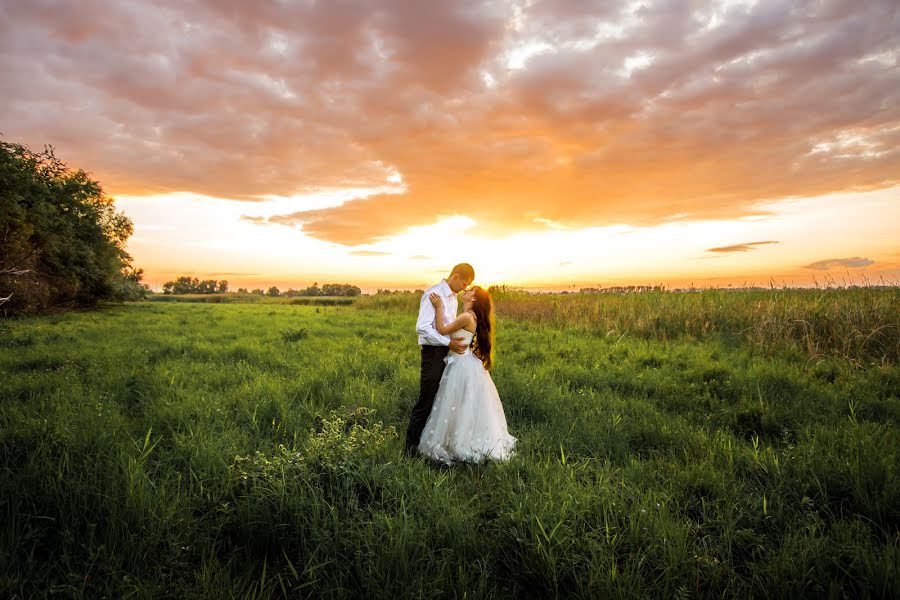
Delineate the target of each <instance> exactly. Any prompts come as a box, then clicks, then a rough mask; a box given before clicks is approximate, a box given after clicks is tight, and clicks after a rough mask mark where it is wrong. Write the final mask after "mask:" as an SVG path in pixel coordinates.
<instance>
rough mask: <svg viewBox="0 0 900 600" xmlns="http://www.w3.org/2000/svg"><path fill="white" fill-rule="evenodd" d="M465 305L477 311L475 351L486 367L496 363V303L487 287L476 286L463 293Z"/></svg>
mask: <svg viewBox="0 0 900 600" xmlns="http://www.w3.org/2000/svg"><path fill="white" fill-rule="evenodd" d="M463 302H464V306H466V305H468V307H469V308H467V310H471V311H472V312H473V313H475V342H474V347H473V352H474V353H475V356H477V357H478V358H480V359H481V362H483V363H484V368H485V369H490V368H491V367H492V366H493V363H494V360H493V359H494V354H493V349H494V303H493V302H492V301H491V295H490V294H489V293H488V291H487V290H486V289H484V288H483V287H479V286H477V285H476V286H474V287H472V288H471V289H470V290H468V291H467V292H466V293H465V294H463Z"/></svg>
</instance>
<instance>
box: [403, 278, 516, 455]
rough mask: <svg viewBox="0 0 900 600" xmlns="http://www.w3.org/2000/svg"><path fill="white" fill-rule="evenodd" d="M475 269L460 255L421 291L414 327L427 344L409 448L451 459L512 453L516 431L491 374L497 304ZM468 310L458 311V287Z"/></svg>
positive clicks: (421, 343)
mask: <svg viewBox="0 0 900 600" xmlns="http://www.w3.org/2000/svg"><path fill="white" fill-rule="evenodd" d="M474 279H475V270H474V269H473V268H472V265H469V264H467V263H460V264H458V265H456V266H455V267H453V270H452V271H451V272H450V276H449V277H447V278H446V279H442V280H441V282H440V283H438V284H437V285H434V286H432V287H430V288H428V289H427V290H425V293H424V294H422V300H421V302H420V303H419V318H418V320H417V321H416V335H417V336H418V338H419V346H420V348H421V351H422V365H421V370H420V373H419V399H418V401H417V402H416V405H415V406H413V409H412V412H411V413H410V416H409V427H408V428H407V430H406V448H405V453H406V455H407V456H415V455H416V454H417V453H421V454H423V455H425V456H427V457H429V458H431V459H432V460H435V461H439V462H442V463H446V464H451V463H453V462H457V461H460V462H481V461H484V460H486V459H496V460H508V459H509V458H510V457H511V456H512V453H513V447H514V446H515V443H516V438H514V437H513V436H511V435H509V432H508V431H507V429H506V416H505V415H504V413H503V405H502V404H501V403H500V396H499V394H498V393H497V388H496V386H495V385H494V381H493V379H491V374H490V372H489V371H490V369H491V367H492V366H493V360H492V359H493V346H494V307H493V302H492V300H491V296H490V294H489V293H488V291H487V290H485V289H484V288H481V287H478V286H473V285H472V281H473V280H474ZM460 292H462V295H461V296H460V297H461V299H462V312H461V313H460V314H459V316H457V314H456V313H457V310H458V304H459V300H458V297H457V296H458V295H459V294H460Z"/></svg>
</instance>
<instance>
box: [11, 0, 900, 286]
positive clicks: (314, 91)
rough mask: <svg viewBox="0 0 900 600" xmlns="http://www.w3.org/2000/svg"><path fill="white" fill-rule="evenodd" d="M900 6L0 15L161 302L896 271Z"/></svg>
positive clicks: (277, 7) (56, 127)
mask: <svg viewBox="0 0 900 600" xmlns="http://www.w3.org/2000/svg"><path fill="white" fill-rule="evenodd" d="M898 57H900V5H898V3H897V2H896V1H895V0H884V1H880V0H871V1H865V2H859V1H858V0H821V1H805V2H804V1H790V2H789V1H766V0H758V1H746V0H718V1H706V0H663V1H654V0H639V1H633V2H625V1H605V0H596V1H591V0H504V1H478V0H458V1H454V2H427V1H421V0H356V1H352V2H349V1H343V0H329V1H320V2H316V1H312V0H303V1H292V0H259V1H257V2H245V1H243V0H194V1H192V2H186V1H181V0H179V1H175V0H157V1H155V2H149V1H146V2H144V1H137V0H129V1H112V0H80V1H79V2H57V1H51V0H29V1H27V2H26V1H21V0H0V134H2V136H3V139H4V140H5V141H15V142H20V143H25V144H27V145H29V146H31V147H32V148H37V149H39V148H42V147H43V146H44V145H45V144H48V145H52V146H53V147H54V148H55V151H56V155H57V156H58V157H60V158H62V159H63V160H64V161H66V162H67V163H68V164H70V165H72V166H73V167H77V168H82V169H84V170H86V171H88V172H89V173H91V174H92V175H93V176H94V177H95V178H96V179H98V180H99V181H100V182H101V183H102V185H103V187H104V190H105V191H106V193H107V194H109V195H110V196H112V197H113V198H115V199H116V204H117V206H118V207H119V209H120V210H122V211H124V212H125V214H126V215H128V216H129V217H130V218H131V219H132V220H133V222H134V225H135V233H134V236H133V237H132V239H131V240H130V242H129V246H128V249H129V252H130V253H131V254H132V256H133V257H134V261H135V264H136V265H137V266H139V267H142V268H143V269H144V271H145V281H146V282H147V283H150V284H151V285H152V286H153V287H155V288H157V289H158V288H160V287H161V285H162V283H163V282H164V281H167V280H170V279H173V278H175V277H177V276H179V275H185V274H187V275H192V276H195V277H199V278H201V279H207V278H212V279H227V280H228V281H229V282H230V284H231V287H232V288H236V287H238V286H244V287H258V286H259V287H263V286H265V287H267V286H268V285H273V284H274V285H278V286H280V287H282V288H287V287H305V286H306V285H310V284H311V283H313V282H318V283H320V284H321V283H354V284H356V285H359V286H360V287H362V288H364V289H365V290H374V289H376V288H380V287H388V288H392V289H393V288H421V287H423V286H427V285H430V284H431V283H434V282H435V281H437V280H439V279H440V278H441V277H442V276H443V275H445V274H446V273H447V272H448V271H449V269H450V268H451V267H452V266H453V265H454V264H456V263H458V262H463V261H466V262H469V263H471V264H472V265H473V266H474V267H475V270H476V283H481V284H485V285H490V284H506V285H511V286H521V287H525V288H529V289H580V288H581V287H606V286H611V285H643V284H663V285H668V286H670V287H684V286H687V285H694V286H699V287H707V286H715V287H725V286H729V285H732V286H741V285H769V284H771V283H775V284H776V285H815V284H823V283H827V282H836V283H838V284H840V283H860V282H880V281H884V282H888V283H894V284H897V283H898V282H900V241H898V240H900V235H898V229H900V227H898V226H897V223H900V63H898Z"/></svg>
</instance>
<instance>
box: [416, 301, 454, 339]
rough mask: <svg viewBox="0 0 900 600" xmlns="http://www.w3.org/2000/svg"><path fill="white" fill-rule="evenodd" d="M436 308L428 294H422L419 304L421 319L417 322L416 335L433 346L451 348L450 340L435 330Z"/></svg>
mask: <svg viewBox="0 0 900 600" xmlns="http://www.w3.org/2000/svg"><path fill="white" fill-rule="evenodd" d="M434 316H435V313H434V306H432V305H431V300H429V298H428V292H425V293H424V294H422V300H421V301H420V302H419V319H418V320H417V321H416V334H417V335H418V336H419V337H421V338H423V339H424V340H425V342H426V343H428V344H431V345H433V346H449V345H450V338H449V337H447V336H446V335H441V334H440V333H438V330H437V329H435V328H434Z"/></svg>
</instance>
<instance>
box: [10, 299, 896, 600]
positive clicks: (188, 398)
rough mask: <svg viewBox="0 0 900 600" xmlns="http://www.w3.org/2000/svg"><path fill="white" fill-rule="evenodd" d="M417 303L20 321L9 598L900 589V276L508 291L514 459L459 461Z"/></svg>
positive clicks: (140, 308) (14, 345) (172, 308)
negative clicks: (841, 286)
mask: <svg viewBox="0 0 900 600" xmlns="http://www.w3.org/2000/svg"><path fill="white" fill-rule="evenodd" d="M416 305H417V298H416V297H415V296H413V295H402V294H401V295H395V296H383V297H363V298H360V299H359V300H358V301H357V302H356V303H355V304H354V305H353V306H301V305H290V304H201V303H150V302H144V303H136V304H129V305H125V306H118V307H109V308H106V309H104V310H101V311H91V312H77V313H66V314H58V315H51V316H45V317H37V318H22V319H16V320H9V321H6V322H0V373H2V374H3V375H2V379H0V523H2V526H0V596H2V597H13V598H16V597H31V596H40V597H43V596H45V595H54V594H59V595H61V596H63V597H90V598H94V597H103V596H106V597H122V598H159V597H173V598H190V597H209V598H227V597H238V598H244V597H247V598H268V597H285V596H286V597H304V596H308V597H415V598H425V597H456V598H462V597H467V598H471V597H475V598H480V597H512V596H517V597H533V598H547V597H563V598H570V597H613V598H620V597H621V598H644V597H658V598H734V597H774V598H860V597H862V598H865V597H871V598H889V597H896V594H897V590H900V477H898V476H900V443H898V440H900V368H898V366H897V358H898V344H900V330H898V325H900V319H898V308H897V307H898V305H900V294H898V290H897V289H896V288H893V289H869V290H831V291H828V292H815V291H812V292H808V293H806V292H791V291H778V290H774V291H770V292H753V293H750V292H747V293H743V292H741V293H737V292H732V293H729V292H716V291H711V292H703V293H700V294H673V293H653V294H640V295H633V296H612V295H601V296H581V295H575V296H569V297H564V296H547V297H532V296H526V295H521V294H519V295H517V294H508V295H503V294H501V295H500V297H499V298H498V339H497V355H496V361H497V366H496V368H495V369H494V371H493V372H492V373H493V375H492V376H493V378H494V381H495V382H496V384H497V388H498V390H499V392H500V396H501V398H502V399H503V401H504V406H505V410H506V415H507V419H508V421H509V427H510V432H511V433H512V434H513V435H515V436H517V437H518V438H519V447H518V449H519V452H518V455H517V457H516V458H515V459H514V460H512V461H511V462H509V463H506V464H486V465H469V466H466V465H462V466H456V467H453V468H450V469H447V468H435V467H433V466H431V465H429V464H428V463H427V462H425V461H424V460H410V459H405V458H401V457H400V449H401V442H402V439H401V438H402V432H403V430H404V429H405V425H406V418H407V416H408V413H409V409H410V407H411V406H412V404H413V402H414V400H415V397H416V395H417V391H418V350H417V347H416V345H415V337H414V333H413V331H412V330H413V323H414V319H415V307H416ZM801 322H802V323H801Z"/></svg>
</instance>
